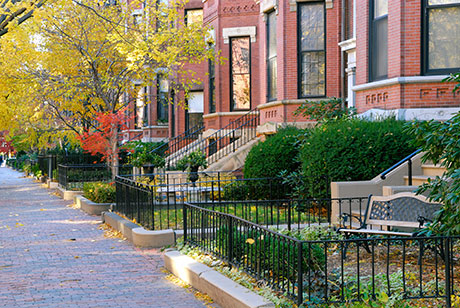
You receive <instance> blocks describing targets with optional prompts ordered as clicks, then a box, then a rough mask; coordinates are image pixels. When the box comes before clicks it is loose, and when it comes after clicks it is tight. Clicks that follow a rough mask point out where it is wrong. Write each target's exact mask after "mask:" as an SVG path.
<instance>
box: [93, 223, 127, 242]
mask: <svg viewBox="0 0 460 308" xmlns="http://www.w3.org/2000/svg"><path fill="white" fill-rule="evenodd" d="M99 230H104V237H107V238H118V239H121V240H123V241H124V240H126V238H125V237H124V236H123V233H121V232H120V231H117V230H115V229H113V228H112V227H111V226H109V225H108V224H101V225H100V226H99Z"/></svg>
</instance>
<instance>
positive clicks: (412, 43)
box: [144, 0, 460, 138]
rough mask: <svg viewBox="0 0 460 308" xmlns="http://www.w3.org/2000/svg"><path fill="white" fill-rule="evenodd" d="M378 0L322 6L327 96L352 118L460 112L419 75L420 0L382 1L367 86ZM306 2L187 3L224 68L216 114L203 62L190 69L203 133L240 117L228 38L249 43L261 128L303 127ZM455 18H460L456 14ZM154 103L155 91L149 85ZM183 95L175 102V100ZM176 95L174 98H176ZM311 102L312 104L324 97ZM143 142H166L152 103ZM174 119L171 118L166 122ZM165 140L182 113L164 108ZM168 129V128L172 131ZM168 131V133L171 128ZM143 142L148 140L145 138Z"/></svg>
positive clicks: (452, 98)
mask: <svg viewBox="0 0 460 308" xmlns="http://www.w3.org/2000/svg"><path fill="white" fill-rule="evenodd" d="M373 1H377V0H325V1H324V12H325V25H326V27H325V51H326V61H325V63H326V64H325V76H326V77H325V79H326V86H325V89H326V90H325V91H326V95H325V97H323V98H327V97H343V98H345V99H347V100H348V104H349V105H352V106H354V107H356V109H357V111H358V112H359V113H363V112H366V111H368V110H376V109H380V110H406V109H410V108H416V109H429V108H435V107H436V108H451V107H453V108H452V109H450V110H456V109H455V108H458V107H460V93H455V94H454V93H452V89H453V86H454V84H452V83H443V82H441V80H442V79H443V78H444V77H445V75H443V76H430V75H425V74H424V73H423V68H422V66H423V57H424V51H423V48H422V46H423V45H422V41H423V38H422V36H423V23H422V13H423V7H422V2H423V1H426V0H423V1H420V0H405V1H404V0H391V1H388V14H387V15H388V42H387V49H388V65H387V67H388V69H387V77H386V78H385V79H383V80H378V81H374V82H371V81H370V76H369V62H370V60H372V59H370V57H371V54H370V49H369V36H370V27H371V26H370V24H371V23H370V10H371V9H372V3H374V2H373ZM303 2H306V3H313V2H311V1H306V0H297V1H296V0H261V1H254V0H206V1H201V0H192V1H190V2H189V3H188V4H187V9H193V8H203V22H204V24H206V25H209V26H211V27H212V29H213V33H214V39H215V48H216V50H219V51H220V52H221V56H222V57H223V58H224V62H223V64H221V65H219V64H218V65H215V112H212V113H211V111H210V99H209V97H210V93H209V86H210V85H209V76H208V63H202V64H197V65H193V66H189V68H191V69H192V70H193V71H195V72H197V73H198V76H200V77H201V79H202V81H203V83H202V84H200V85H197V86H196V90H200V91H203V92H204V102H203V104H204V124H205V127H206V129H209V128H212V129H219V128H222V127H223V126H225V125H227V124H228V123H229V122H230V121H232V120H234V119H236V118H238V117H240V116H241V115H243V114H244V113H245V112H247V111H232V110H231V95H232V94H231V77H230V76H231V73H230V69H231V68H230V59H231V53H230V44H229V40H231V38H232V37H238V36H249V37H250V52H251V53H250V54H251V57H250V61H251V62H250V63H251V71H250V76H251V77H250V80H251V90H250V98H251V104H250V109H254V108H258V109H259V110H260V114H261V124H262V125H263V124H264V123H267V122H275V123H298V122H305V121H307V120H306V119H305V118H302V117H296V116H294V115H293V112H294V111H295V110H296V108H297V107H298V106H299V104H301V103H302V102H304V101H305V98H300V97H299V74H300V73H299V59H300V56H299V47H298V46H299V38H298V35H299V32H300V31H299V3H303ZM273 10H275V11H276V18H277V22H276V37H277V42H276V44H277V45H276V55H277V60H276V63H277V70H276V72H277V83H276V85H277V97H276V100H272V101H268V99H267V96H268V95H267V79H268V78H267V15H266V14H267V13H269V12H271V11H273ZM459 18H460V16H459ZM152 93H154V94H153V96H152V98H153V100H152V101H153V102H155V95H156V94H155V93H156V88H155V87H152ZM181 95H182V96H181ZM182 97H183V94H181V93H179V94H178V95H177V99H178V100H180V99H181V98H182ZM323 98H322V97H316V98H314V99H323ZM151 105H152V107H151V108H150V120H149V125H150V126H152V127H151V128H149V129H147V130H146V129H144V131H148V133H149V135H148V137H150V138H162V137H163V136H165V132H164V130H165V129H166V128H165V127H158V125H157V123H156V122H155V121H156V103H153V104H151ZM173 115H174V117H173ZM169 117H170V118H169V137H173V136H175V135H178V134H180V133H182V132H184V130H185V128H186V125H185V121H186V120H185V118H186V112H185V111H184V109H183V108H182V107H181V106H177V105H176V106H170V110H169ZM172 123H174V125H172ZM173 127H174V129H173ZM144 137H147V135H144Z"/></svg>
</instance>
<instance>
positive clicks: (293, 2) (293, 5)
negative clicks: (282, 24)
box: [289, 0, 334, 12]
mask: <svg viewBox="0 0 460 308" xmlns="http://www.w3.org/2000/svg"><path fill="white" fill-rule="evenodd" d="M312 1H318V0H289V8H290V11H291V12H296V11H297V3H298V2H312ZM324 4H325V6H326V9H333V8H334V2H333V0H325V1H324Z"/></svg>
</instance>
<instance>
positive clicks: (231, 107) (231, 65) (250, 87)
mask: <svg viewBox="0 0 460 308" xmlns="http://www.w3.org/2000/svg"><path fill="white" fill-rule="evenodd" d="M240 38H247V39H248V41H249V73H248V74H249V108H247V109H241V108H235V104H234V101H233V54H232V48H233V40H234V39H240ZM251 44H252V43H251V37H250V36H248V35H243V36H232V37H230V38H229V48H230V49H229V51H230V61H229V64H230V72H229V73H230V111H249V110H251V106H252V48H251Z"/></svg>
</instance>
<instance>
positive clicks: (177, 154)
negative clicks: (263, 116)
mask: <svg viewBox="0 0 460 308" xmlns="http://www.w3.org/2000/svg"><path fill="white" fill-rule="evenodd" d="M252 115H255V116H256V123H255V126H254V127H257V125H258V124H259V123H260V113H259V110H258V109H257V108H254V109H252V110H250V111H249V112H247V113H246V114H244V115H242V116H241V117H239V118H237V119H235V120H233V121H231V122H230V123H228V124H227V125H225V126H224V127H222V128H220V129H218V130H217V131H215V132H214V133H212V134H211V135H209V136H207V137H206V138H203V139H201V140H200V141H199V143H198V144H191V145H190V146H189V147H187V146H185V147H184V148H182V149H181V150H180V151H177V152H175V155H171V156H170V157H168V166H170V165H171V164H170V163H171V161H174V160H176V159H177V157H180V156H181V155H182V154H183V153H184V152H188V151H190V150H192V149H193V150H196V149H198V150H201V151H205V150H206V149H207V148H209V144H207V141H208V140H212V139H215V138H216V136H218V135H220V134H222V132H225V131H226V130H229V129H231V131H230V132H234V131H236V130H237V129H241V128H242V127H243V126H245V125H246V124H248V123H250V122H253V118H251V119H250V120H246V121H245V122H243V124H239V123H241V122H242V121H244V119H245V118H247V117H249V116H252ZM234 126H236V127H234ZM226 135H228V133H226ZM204 154H205V155H206V158H208V156H211V155H212V154H211V155H208V152H207V151H206V152H205V153H204ZM213 154H214V153H213Z"/></svg>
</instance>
